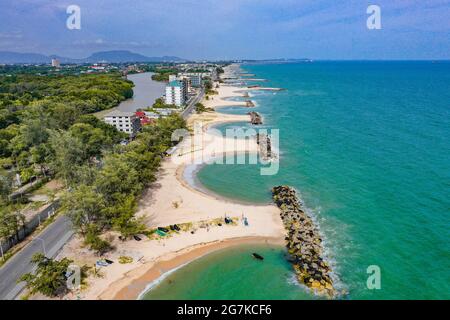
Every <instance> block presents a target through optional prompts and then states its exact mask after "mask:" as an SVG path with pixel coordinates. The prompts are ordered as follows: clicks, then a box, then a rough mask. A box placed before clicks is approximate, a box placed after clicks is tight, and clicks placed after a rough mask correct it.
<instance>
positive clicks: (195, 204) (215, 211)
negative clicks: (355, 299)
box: [60, 86, 284, 299]
mask: <svg viewBox="0 0 450 320" xmlns="http://www.w3.org/2000/svg"><path fill="white" fill-rule="evenodd" d="M240 89H242V88H240V87H231V86H221V87H220V88H218V89H217V91H218V95H215V96H213V97H212V98H211V99H210V100H204V101H203V103H204V104H205V106H206V107H209V108H213V109H215V108H218V107H220V106H227V105H236V102H233V101H226V100H224V99H223V98H225V97H230V96H240V95H241V93H239V92H236V91H238V90H240ZM249 120H250V117H249V116H248V115H227V114H221V113H217V112H204V113H202V114H194V115H191V116H190V117H189V119H188V126H189V127H190V128H191V129H194V127H196V128H197V131H198V133H202V134H203V139H202V141H203V142H204V143H203V144H202V145H200V146H198V148H195V146H194V147H193V146H192V139H191V138H190V137H187V138H186V139H184V140H183V142H181V143H180V144H179V146H178V148H177V150H176V151H175V153H174V154H173V155H172V156H171V157H170V158H167V159H165V160H164V161H163V164H162V167H161V170H160V172H159V174H158V177H157V180H156V182H155V183H154V184H153V185H152V186H151V187H150V188H149V189H148V190H147V191H146V193H145V194H144V195H143V196H142V198H141V201H140V203H139V209H138V212H137V214H136V215H137V216H138V217H142V218H143V219H144V221H145V224H146V225H147V226H148V227H149V228H155V227H158V226H169V225H173V224H181V223H192V222H196V221H207V220H211V219H217V218H220V219H223V218H224V217H225V216H228V217H243V216H245V217H246V218H247V221H248V225H247V226H246V225H244V223H242V221H241V220H239V221H238V223H237V224H236V225H223V226H220V227H214V228H199V229H197V230H195V231H194V232H193V233H191V232H182V233H179V234H176V235H174V236H171V237H168V238H165V239H158V240H154V239H146V238H144V239H142V241H134V240H130V241H125V242H122V241H120V240H118V239H117V237H116V236H115V235H112V237H114V239H112V244H113V246H115V247H116V250H115V251H114V252H111V253H108V254H106V255H105V258H108V259H110V260H112V261H118V259H119V257H121V256H130V257H132V258H133V262H132V263H128V264H119V263H117V262H116V263H114V264H112V265H110V266H108V267H105V268H102V269H101V270H100V274H101V277H96V278H92V277H91V278H90V279H89V280H88V285H87V288H86V289H85V290H83V291H82V292H80V293H79V296H80V298H82V299H112V298H121V297H123V296H122V295H121V294H120V292H123V290H128V289H129V290H130V292H133V293H136V292H137V291H139V290H135V289H133V288H134V287H135V281H138V280H139V278H140V277H142V276H143V274H145V272H147V271H148V272H150V273H149V275H147V278H148V277H150V278H151V276H150V275H156V273H155V272H153V271H149V270H152V268H153V266H154V265H155V263H157V262H158V261H167V259H172V258H174V257H175V256H177V257H178V258H177V259H176V260H174V261H173V262H172V263H171V264H170V266H172V267H173V268H176V267H178V266H179V265H180V264H183V263H186V261H190V260H191V259H192V258H195V257H196V256H201V254H200V255H199V252H204V251H202V250H200V251H195V252H196V253H192V252H191V251H192V250H193V249H196V248H201V247H203V246H208V244H217V243H221V242H223V241H227V240H230V239H243V238H245V239H247V240H248V239H255V240H258V239H259V240H260V239H272V241H283V237H284V227H283V224H282V222H281V219H280V217H279V211H278V209H277V208H276V206H274V205H250V204H241V203H236V202H232V201H229V200H225V199H222V198H220V197H218V196H215V195H212V194H210V193H205V192H202V191H200V190H198V189H196V188H193V187H192V186H191V185H190V184H189V183H188V182H187V181H185V179H184V177H183V172H184V170H185V169H186V167H187V166H189V165H190V164H192V163H197V162H198V163H202V162H205V161H208V160H211V159H212V158H214V157H215V156H216V152H217V150H222V151H223V152H224V153H228V152H231V151H233V152H256V151H257V150H258V146H257V144H256V141H254V140H250V141H248V143H245V141H244V140H243V141H242V142H243V143H239V142H238V143H236V144H234V143H231V141H230V140H229V139H227V138H226V137H222V136H219V135H215V134H214V133H213V132H208V129H209V128H210V127H211V126H214V125H216V124H218V123H223V122H236V121H246V122H248V121H249ZM199 123H201V124H202V126H201V127H198V124H199ZM221 148H223V149H221ZM221 246H222V245H219V246H217V245H215V246H210V247H209V248H210V249H208V250H215V249H214V248H217V249H219V248H221ZM189 248H191V249H189ZM205 250H206V249H205ZM208 250H207V251H208ZM189 252H191V253H190V254H189V255H187V256H186V257H181V256H182V255H183V254H184V253H189ZM63 256H65V257H69V258H71V259H73V260H75V262H76V263H78V264H80V265H81V264H87V265H92V264H94V263H95V261H96V259H98V257H95V256H94V255H93V254H92V253H91V252H89V251H88V250H86V249H83V248H82V246H81V241H80V239H78V238H74V239H73V240H72V241H71V242H70V243H69V244H68V245H66V246H65V248H64V250H63V251H62V253H61V254H60V257H63ZM183 261H184V262H183ZM153 270H155V269H153ZM138 287H139V288H140V289H142V290H143V289H144V288H145V286H144V287H142V283H141V282H138ZM126 288H128V289H126ZM137 294H139V292H138V293H137ZM131 296H133V295H130V297H131ZM127 297H128V296H127ZM133 297H134V298H137V295H136V294H135V295H134V296H133Z"/></svg>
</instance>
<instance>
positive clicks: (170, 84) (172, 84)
mask: <svg viewBox="0 0 450 320" xmlns="http://www.w3.org/2000/svg"><path fill="white" fill-rule="evenodd" d="M168 86H169V87H181V83H180V81H179V80H173V81H170V82H169V84H168Z"/></svg>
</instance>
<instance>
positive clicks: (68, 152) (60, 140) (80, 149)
mask: <svg viewBox="0 0 450 320" xmlns="http://www.w3.org/2000/svg"><path fill="white" fill-rule="evenodd" d="M49 143H50V149H51V163H50V166H51V167H52V168H53V170H54V171H55V172H56V173H57V176H58V177H61V178H62V179H63V180H64V181H65V183H66V185H72V184H74V183H76V182H77V177H78V176H79V175H78V170H79V169H80V168H81V167H82V166H83V164H84V163H85V162H86V160H87V159H88V153H87V152H86V148H85V147H84V146H83V143H82V142H81V141H80V139H78V138H76V137H74V136H73V135H72V134H71V133H70V132H67V131H55V130H54V131H51V132H50V139H49Z"/></svg>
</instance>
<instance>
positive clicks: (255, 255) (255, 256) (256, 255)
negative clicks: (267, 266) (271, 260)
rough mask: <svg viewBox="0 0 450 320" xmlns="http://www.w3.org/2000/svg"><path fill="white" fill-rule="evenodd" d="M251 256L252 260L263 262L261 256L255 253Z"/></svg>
mask: <svg viewBox="0 0 450 320" xmlns="http://www.w3.org/2000/svg"><path fill="white" fill-rule="evenodd" d="M252 256H253V258H255V259H258V260H264V257H263V256H261V255H259V254H257V253H255V252H253V253H252Z"/></svg>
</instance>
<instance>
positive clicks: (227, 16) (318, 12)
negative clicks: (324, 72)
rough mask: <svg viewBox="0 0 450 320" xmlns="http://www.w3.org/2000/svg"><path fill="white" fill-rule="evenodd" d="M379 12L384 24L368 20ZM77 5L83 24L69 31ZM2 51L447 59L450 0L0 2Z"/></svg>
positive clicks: (222, 57)
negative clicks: (372, 9)
mask: <svg viewBox="0 0 450 320" xmlns="http://www.w3.org/2000/svg"><path fill="white" fill-rule="evenodd" d="M372 4H376V5H378V6H379V8H380V10H381V15H380V18H381V29H369V28H368V27H367V25H366V22H367V19H368V18H369V16H370V14H368V13H367V8H368V7H369V6H370V5H372ZM69 5H77V6H79V8H80V10H81V19H80V21H81V25H80V26H81V29H79V30H69V29H68V28H67V26H66V21H67V19H68V17H69V15H70V14H68V13H67V12H66V10H67V7H68V6H69ZM0 12H2V13H1V17H2V19H0V30H1V31H0V51H13V52H21V53H40V54H45V55H53V54H55V55H59V56H64V57H69V58H85V57H88V56H89V55H90V54H92V53H94V52H98V51H111V50H129V51H132V52H135V53H139V54H142V55H145V56H150V57H151V56H177V57H180V58H183V59H188V60H203V59H205V60H234V59H255V60H262V59H283V58H286V59H301V58H310V59H313V60H448V59H450V41H449V36H450V0H432V1H427V2H424V1H416V0H408V1H405V0H393V1H388V0H380V1H376V2H375V3H373V2H372V1H365V0H346V1H342V2H340V3H335V2H334V1H331V0H315V1H313V0H306V1H298V0H286V1H283V2H282V3H278V2H276V1H269V0H259V1H257V0H229V1H214V0H204V1H194V0H174V1H163V0H152V1H144V0H136V1H133V2H124V1H118V0H109V1H108V0H98V1H95V2H93V1H87V0H75V1H70V2H69V1H65V0H62V1H59V0H57V1H50V0H34V1H32V0H21V1H16V2H7V1H4V0H0Z"/></svg>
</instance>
